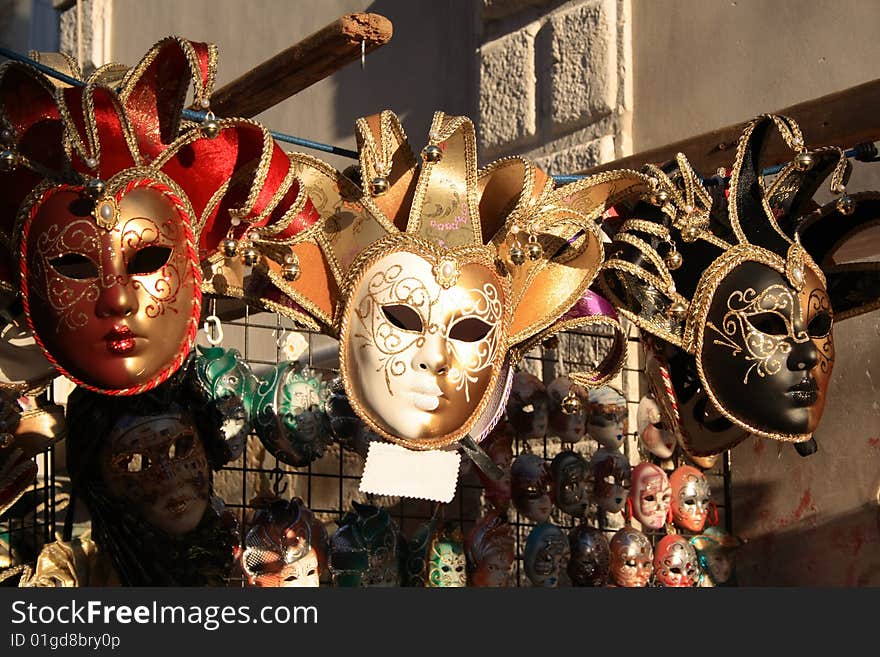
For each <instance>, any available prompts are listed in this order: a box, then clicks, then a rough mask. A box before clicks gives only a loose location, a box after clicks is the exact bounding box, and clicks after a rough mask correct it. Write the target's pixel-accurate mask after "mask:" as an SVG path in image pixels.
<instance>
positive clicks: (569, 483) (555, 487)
mask: <svg viewBox="0 0 880 657" xmlns="http://www.w3.org/2000/svg"><path fill="white" fill-rule="evenodd" d="M589 471H590V467H589V465H588V464H587V462H586V460H584V457H583V456H581V455H580V454H578V453H576V452H573V451H571V450H566V451H563V452H559V453H558V454H557V455H556V456H554V457H553V460H552V461H551V462H550V481H551V489H550V495H551V499H552V500H553V503H554V504H555V505H556V506H557V508H559V510H561V511H563V512H564V513H567V514H569V515H572V516H575V517H577V518H581V517H583V515H584V513H585V512H586V510H587V504H589V500H588V493H587V482H588V480H589V476H588V475H589Z"/></svg>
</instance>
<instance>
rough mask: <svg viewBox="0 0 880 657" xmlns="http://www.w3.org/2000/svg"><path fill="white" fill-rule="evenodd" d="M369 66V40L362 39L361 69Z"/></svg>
mask: <svg viewBox="0 0 880 657" xmlns="http://www.w3.org/2000/svg"><path fill="white" fill-rule="evenodd" d="M366 66H367V42H366V41H365V40H364V39H361V70H362V71H363V70H364V68H366Z"/></svg>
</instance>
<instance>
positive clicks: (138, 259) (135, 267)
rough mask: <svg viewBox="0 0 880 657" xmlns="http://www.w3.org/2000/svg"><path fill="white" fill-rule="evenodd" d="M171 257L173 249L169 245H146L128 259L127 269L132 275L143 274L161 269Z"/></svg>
mask: <svg viewBox="0 0 880 657" xmlns="http://www.w3.org/2000/svg"><path fill="white" fill-rule="evenodd" d="M169 258H171V249H170V248H169V247H167V246H156V245H152V246H145V247H144V248H142V249H138V250H137V252H136V253H135V254H134V255H133V256H132V257H131V260H129V261H128V267H127V270H126V271H128V273H129V274H130V275H132V276H143V275H146V274H152V273H153V272H156V271H159V270H160V269H162V267H164V266H165V265H166V264H167V263H168V260H169Z"/></svg>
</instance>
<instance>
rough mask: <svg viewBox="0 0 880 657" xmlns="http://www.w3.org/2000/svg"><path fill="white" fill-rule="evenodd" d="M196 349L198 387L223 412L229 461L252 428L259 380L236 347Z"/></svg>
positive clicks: (236, 456) (200, 347)
mask: <svg viewBox="0 0 880 657" xmlns="http://www.w3.org/2000/svg"><path fill="white" fill-rule="evenodd" d="M196 351H197V352H198V355H197V356H196V359H195V375H194V378H195V381H196V386H197V388H198V390H199V392H200V393H201V394H202V395H203V396H204V398H205V401H206V403H207V404H208V405H211V406H213V407H214V408H215V409H216V410H217V413H218V414H219V415H220V418H221V423H222V431H223V433H224V435H225V436H226V444H227V449H228V451H229V460H232V459H236V458H238V457H239V456H240V455H241V452H242V450H244V442H245V440H246V439H247V435H248V433H250V431H251V420H250V418H251V408H252V406H253V401H254V395H255V393H256V387H257V379H256V377H255V376H254V375H253V372H251V368H250V367H249V366H248V364H247V363H246V362H245V361H244V359H242V357H241V354H240V353H239V352H238V351H237V350H236V349H223V348H222V347H218V346H210V347H203V346H201V345H199V346H198V347H197V348H196Z"/></svg>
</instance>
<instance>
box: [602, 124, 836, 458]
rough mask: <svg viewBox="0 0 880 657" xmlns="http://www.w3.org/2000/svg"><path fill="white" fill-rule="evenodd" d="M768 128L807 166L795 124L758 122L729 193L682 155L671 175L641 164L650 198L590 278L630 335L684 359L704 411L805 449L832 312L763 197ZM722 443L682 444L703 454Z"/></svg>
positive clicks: (824, 369) (630, 216) (785, 221)
mask: <svg viewBox="0 0 880 657" xmlns="http://www.w3.org/2000/svg"><path fill="white" fill-rule="evenodd" d="M773 127H775V128H776V129H777V131H778V132H779V134H780V135H781V136H782V138H783V141H785V143H786V144H788V146H789V147H791V148H792V149H794V150H795V151H798V158H800V159H801V160H809V161H812V156H811V155H810V154H809V153H807V152H806V151H805V150H804V143H805V142H804V138H803V135H802V134H801V132H800V128H799V127H798V126H797V124H796V123H795V122H794V121H792V120H791V119H789V118H787V117H784V116H775V115H763V116H760V117H758V118H756V119H754V120H753V121H751V122H750V123H749V124H748V125H747V126H746V128H745V130H744V132H743V134H742V137H741V138H740V141H739V145H738V148H737V156H736V159H735V164H734V166H733V169H732V172H731V176H730V184H729V198H727V197H725V195H724V194H723V193H721V192H718V193H715V194H714V195H713V193H712V192H710V190H709V189H708V188H707V187H705V186H704V185H703V183H702V182H701V180H700V179H699V177H698V176H697V174H696V173H695V172H694V171H693V169H692V168H691V166H690V164H689V163H688V162H687V160H686V159H685V158H684V156H683V155H679V156H678V157H677V160H676V168H675V169H674V170H667V171H663V170H661V169H659V168H658V167H654V166H651V167H648V175H649V176H650V177H651V178H652V180H653V181H654V184H655V189H656V191H655V192H654V193H653V195H651V197H650V198H649V201H650V203H642V204H640V205H638V206H636V207H634V208H632V209H631V211H630V210H627V211H625V213H624V216H623V217H622V219H623V220H622V223H621V225H620V228H619V230H618V232H617V233H616V234H615V236H614V238H613V242H612V245H611V247H610V248H609V251H608V258H607V260H606V262H605V264H604V265H603V273H602V275H601V277H600V279H601V280H600V282H601V284H602V287H603V289H604V290H605V292H606V293H607V294H608V295H609V297H610V298H611V300H612V302H613V303H614V304H615V306H617V307H618V309H619V310H620V312H621V313H622V314H623V315H625V316H626V317H627V318H629V319H631V320H632V321H633V322H635V323H636V324H637V325H638V326H639V328H640V329H642V330H643V331H644V332H646V333H648V334H652V335H654V336H655V337H657V338H660V339H662V340H664V341H666V342H669V343H670V344H672V345H674V346H675V347H677V348H679V349H681V350H682V351H683V352H685V353H686V354H688V355H689V356H691V357H693V358H694V361H695V367H694V368H693V369H694V370H695V374H696V376H697V377H698V379H699V387H700V388H701V389H702V391H703V392H704V393H705V395H706V397H707V399H708V401H707V402H706V403H709V402H711V404H712V407H713V409H712V410H716V409H717V411H718V412H720V414H721V415H722V416H723V417H724V418H726V419H727V420H729V421H730V422H732V423H733V424H734V425H736V426H737V427H738V428H739V429H741V430H742V431H743V432H745V433H751V434H754V435H756V436H759V437H763V438H772V439H777V440H784V441H789V442H804V441H808V440H810V438H811V436H812V433H813V431H815V429H816V426H817V425H818V423H819V419H820V418H821V416H822V411H823V409H824V406H825V396H826V390H827V386H828V381H829V378H830V376H831V370H832V367H833V365H834V341H833V338H832V332H831V329H832V323H833V320H832V317H833V313H832V309H831V303H830V300H829V296H828V291H827V286H826V281H825V276H824V274H823V272H822V270H821V269H820V268H819V266H818V265H817V264H816V263H815V262H814V261H813V259H812V258H811V257H810V255H809V254H808V253H807V251H805V249H804V248H803V247H802V246H801V245H800V244H799V243H798V241H797V239H796V238H795V237H794V236H793V235H790V234H787V233H786V232H785V230H784V229H783V226H787V225H789V224H792V223H797V222H796V221H794V218H793V217H788V216H787V215H786V212H787V211H788V210H786V209H785V208H779V216H777V214H775V213H774V212H771V210H770V206H769V205H768V202H767V199H768V197H769V196H771V195H772V194H773V192H772V189H775V183H774V184H773V185H771V184H770V183H766V184H762V182H763V179H762V178H761V176H762V171H761V166H760V153H761V149H762V147H763V145H764V143H765V141H766V139H767V137H768V135H769V132H770V129H771V128H773ZM797 167H798V164H797V162H793V163H791V164H789V165H788V167H787V168H786V170H785V171H783V172H782V173H781V174H780V177H781V178H785V176H786V174H787V173H789V172H791V171H793V170H795V169H796V168H797ZM807 168H809V167H807ZM797 187H798V185H797V183H795V191H794V192H792V194H796V193H797ZM765 190H766V191H765ZM715 191H716V192H717V190H715ZM661 198H662V199H663V200H662V201H661V200H660V199H661ZM658 206H659V207H658ZM670 364H671V363H670ZM672 369H673V372H672V374H673V377H675V376H676V375H675V374H674V370H675V369H676V367H675V366H673V368H672ZM682 376H683V374H681V373H680V374H678V377H679V378H681V377H682ZM667 383H668V382H667ZM659 392H660V391H658V390H656V389H655V396H657V394H659ZM695 398H696V397H695ZM679 410H680V411H681V412H682V414H683V415H684V412H685V411H684V409H679ZM695 410H696V409H695ZM697 412H698V411H697ZM698 414H699V412H698ZM718 437H719V436H718V435H717V434H716V435H715V438H718ZM732 437H733V439H734V440H736V441H738V440H740V439H741V437H742V433H741V432H735V434H734V435H733V436H732ZM691 439H692V440H693V439H694V436H691ZM730 446H731V444H729V443H727V442H726V441H724V440H716V441H714V442H713V443H712V444H708V445H704V444H697V443H693V444H692V445H691V446H690V449H691V450H692V451H693V453H694V454H696V455H710V454H717V453H720V452H722V451H724V450H725V449H728V448H729V447H730Z"/></svg>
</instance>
